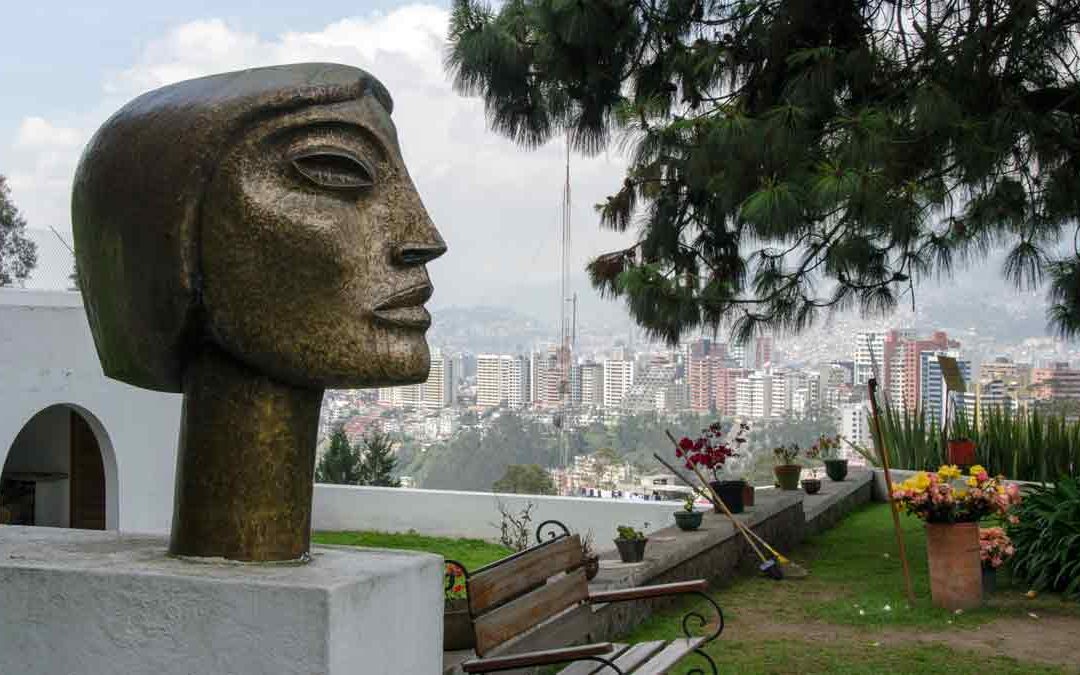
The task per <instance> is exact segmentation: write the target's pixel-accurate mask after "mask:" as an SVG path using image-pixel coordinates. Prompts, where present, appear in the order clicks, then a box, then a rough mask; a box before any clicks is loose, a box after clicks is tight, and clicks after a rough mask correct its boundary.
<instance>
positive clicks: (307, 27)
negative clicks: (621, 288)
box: [0, 0, 627, 307]
mask: <svg viewBox="0 0 1080 675" xmlns="http://www.w3.org/2000/svg"><path fill="white" fill-rule="evenodd" d="M157 5H160V6H157ZM447 16H448V15H447V3H445V2H438V3H434V4H419V3H395V2H389V1H385V0H378V1H376V2H363V1H361V2H352V3H345V2H339V1H338V0H329V1H323V2H318V3H313V2H295V1H294V2H289V3H284V2H280V1H279V0H271V1H269V2H268V1H265V0H259V1H256V0H248V1H237V0H219V1H216V2H211V1H209V0H187V1H185V2H175V3H173V2H170V3H156V2H149V3H148V2H145V1H144V0H142V1H138V2H136V1H131V2H102V1H97V2H94V1H85V0H79V1H76V0H68V2H55V1H52V0H36V1H31V2H17V3H5V7H4V10H3V17H4V20H3V22H2V23H0V87H2V91H3V92H4V95H3V98H4V105H2V106H0V173H3V174H5V175H6V176H8V178H9V183H10V186H11V190H12V194H13V196H14V199H15V202H16V204H17V206H18V207H19V209H20V210H21V211H22V213H23V215H24V216H25V217H26V219H27V221H28V223H29V225H30V227H32V228H37V229H40V230H46V228H48V227H49V226H52V227H55V228H56V229H57V230H59V231H60V232H61V233H63V234H64V236H66V237H69V238H70V231H71V218H70V213H69V208H70V191H71V178H72V174H73V172H74V170H75V165H76V163H77V161H78V157H79V153H80V152H81V150H82V148H83V146H84V145H85V143H86V141H87V140H88V139H89V137H90V136H91V134H93V132H94V130H95V129H96V128H97V127H98V126H99V125H100V124H101V123H102V122H103V121H104V120H105V119H106V118H107V117H108V116H109V115H110V114H111V113H112V112H114V111H115V110H116V109H118V108H119V107H120V106H122V105H123V104H124V103H126V102H127V101H129V100H130V99H132V98H134V97H135V96H137V95H139V94H141V93H143V92H145V91H148V90H150V89H153V88H156V87H159V86H162V85H164V84H168V83H170V82H176V81H179V80H183V79H188V78H192V77H198V76H201V75H209V74H212V73H219V72H225V71H229V70H235V69H239V68H248V67H254V66H266V65H273V64H282V63H295V62H302V61H334V62H339V63H347V64H351V65H355V66H359V67H361V68H364V69H366V70H368V71H370V72H372V73H373V74H375V75H376V76H377V77H378V78H379V79H381V80H382V81H383V83H384V84H386V86H387V87H388V88H389V90H390V92H391V93H392V94H393V97H394V100H395V110H394V119H395V121H396V124H397V127H398V131H399V135H400V138H401V142H402V146H403V149H404V154H405V159H406V162H407V164H408V166H409V170H410V172H411V173H412V176H413V178H414V180H415V182H416V184H417V186H418V188H419V189H420V194H421V195H422V197H423V199H424V202H425V204H426V205H427V207H428V210H429V211H430V213H431V215H432V217H433V218H434V220H435V222H436V224H437V225H438V227H439V229H440V230H441V231H442V233H443V236H444V237H445V238H446V240H447V242H448V244H449V246H450V250H449V253H447V255H446V256H444V257H443V258H442V259H440V260H438V261H436V262H435V263H433V264H432V265H431V271H432V277H433V279H434V282H435V287H436V293H435V298H434V300H433V303H432V304H433V306H435V307H439V306H446V305H452V304H459V305H460V304H484V303H487V302H491V301H497V302H505V301H506V298H507V297H508V296H507V290H508V289H513V288H514V287H515V286H517V285H519V284H520V285H532V286H535V285H537V284H541V283H544V282H548V281H553V280H555V279H557V276H558V241H559V233H558V225H559V221H558V214H559V202H560V198H561V186H562V179H563V161H564V155H563V153H564V151H565V150H564V148H563V147H562V145H561V144H560V143H557V142H555V143H552V144H549V145H548V146H547V147H545V148H542V149H540V150H537V151H525V150H522V149H520V148H518V147H516V146H514V145H513V144H511V143H510V142H509V141H507V140H505V139H503V138H502V137H500V136H496V135H495V134H494V133H492V132H490V131H488V130H487V128H486V125H485V120H484V115H483V107H482V104H481V103H480V101H478V100H474V99H464V98H462V97H460V96H458V95H457V94H455V93H454V92H453V91H452V89H451V87H450V84H449V82H448V81H447V78H446V75H445V73H444V71H443V69H442V55H443V48H444V39H445V35H446V23H447ZM623 167H624V161H623V158H622V157H621V156H620V155H618V154H617V153H614V152H613V153H612V154H609V155H606V156H601V157H597V158H592V159H584V158H581V157H574V158H572V160H571V172H572V185H573V197H574V204H575V210H574V222H573V226H574V234H573V237H574V245H573V250H572V255H573V264H574V269H576V270H580V269H581V268H582V267H583V266H584V264H585V262H586V261H587V259H588V258H590V257H592V256H593V255H595V254H597V253H599V252H603V251H606V250H611V249H613V248H616V247H618V246H620V245H621V244H622V243H623V242H624V241H627V237H626V236H624V235H617V234H614V233H610V232H602V231H601V230H600V229H599V228H598V227H597V224H596V223H597V219H596V216H595V213H594V211H593V208H592V205H593V204H595V203H597V202H599V201H601V200H602V199H603V198H604V197H605V196H606V195H607V194H609V193H610V192H613V191H614V190H615V189H617V187H618V185H619V183H620V182H621V177H622V172H623ZM48 237H52V235H51V234H49V235H47V237H46V241H47V240H48ZM36 238H37V239H38V240H39V241H40V240H41V239H42V235H41V234H40V233H38V236H37V237H36ZM57 243H58V242H55V241H53V242H48V244H47V245H43V246H42V253H43V258H44V259H43V260H42V267H43V274H42V275H40V278H39V279H38V280H37V284H38V285H51V284H53V283H55V279H56V278H57V277H58V276H61V275H58V274H57V273H56V272H55V270H56V269H57V268H60V269H64V268H65V266H66V264H67V260H66V259H65V258H66V253H65V252H64V250H63V248H62V247H59V246H57V245H56V244H57ZM46 272H52V273H51V275H47V274H46ZM47 276H48V277H49V278H46V277H47ZM581 290H582V291H584V292H589V291H587V289H584V288H583V289H581Z"/></svg>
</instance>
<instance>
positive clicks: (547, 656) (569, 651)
mask: <svg viewBox="0 0 1080 675" xmlns="http://www.w3.org/2000/svg"><path fill="white" fill-rule="evenodd" d="M613 646H614V645H612V644H611V643H610V642H597V643H595V644H591V645H582V646H580V647H563V648H561V649H545V650H542V651H536V652H527V653H525V654H508V655H506V656H493V657H491V658H490V659H469V660H468V661H466V662H465V663H462V664H461V669H462V670H464V671H465V672H466V673H489V672H491V671H493V670H507V669H510V668H526V667H529V666H543V665H550V664H558V663H566V662H568V661H573V660H574V659H578V658H581V657H584V656H604V657H606V656H607V654H608V652H610V651H611V650H612V648H613Z"/></svg>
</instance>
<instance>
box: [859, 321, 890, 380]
mask: <svg viewBox="0 0 1080 675" xmlns="http://www.w3.org/2000/svg"><path fill="white" fill-rule="evenodd" d="M853 346H854V350H853V360H854V361H855V386H856V387H858V386H861V385H866V383H867V382H869V381H870V378H871V377H873V376H874V364H877V369H878V371H879V373H880V377H884V369H885V332H884V331H863V332H861V333H856V334H855V344H854V345H853Z"/></svg>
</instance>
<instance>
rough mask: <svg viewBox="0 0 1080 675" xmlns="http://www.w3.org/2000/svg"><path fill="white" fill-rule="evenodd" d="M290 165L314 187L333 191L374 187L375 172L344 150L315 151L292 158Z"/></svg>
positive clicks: (368, 165) (365, 163)
mask: <svg viewBox="0 0 1080 675" xmlns="http://www.w3.org/2000/svg"><path fill="white" fill-rule="evenodd" d="M292 165H293V166H294V167H295V168H296V170H297V171H299V172H300V174H301V175H302V176H304V177H305V178H307V179H308V180H310V181H311V182H312V183H315V184H316V185H320V186H322V187H326V188H331V189H333V190H357V189H361V188H369V187H371V186H373V185H375V171H374V169H372V168H371V165H370V164H368V163H367V162H365V161H364V160H362V159H360V158H359V157H356V156H354V155H352V154H350V153H348V152H345V151H343V150H315V151H308V152H303V153H300V154H298V155H295V156H293V158H292Z"/></svg>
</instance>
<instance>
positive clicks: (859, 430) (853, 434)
mask: <svg viewBox="0 0 1080 675" xmlns="http://www.w3.org/2000/svg"><path fill="white" fill-rule="evenodd" d="M836 411H837V419H836V430H837V431H838V432H839V433H840V435H841V436H843V437H844V438H845V439H847V440H848V441H849V442H851V443H854V444H855V445H858V446H860V447H862V448H866V449H870V448H872V447H873V441H872V440H871V438H870V411H869V410H868V409H867V406H866V404H865V403H862V402H858V403H843V404H841V405H840V407H838V408H837V409H836Z"/></svg>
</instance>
